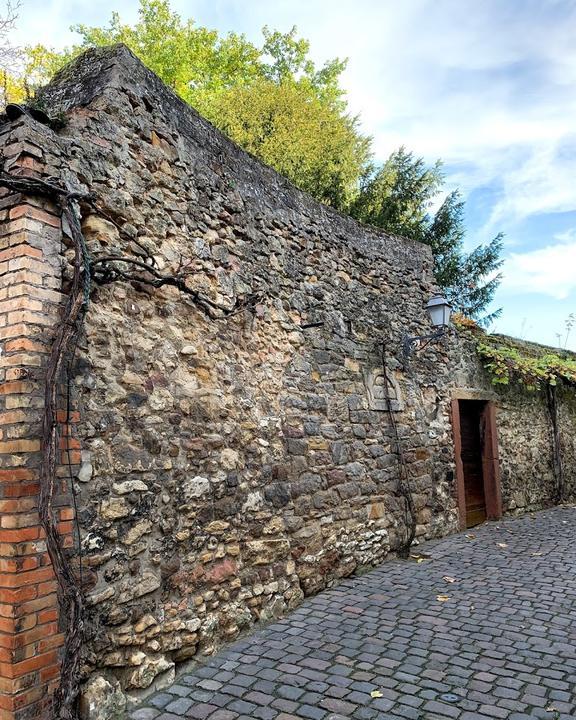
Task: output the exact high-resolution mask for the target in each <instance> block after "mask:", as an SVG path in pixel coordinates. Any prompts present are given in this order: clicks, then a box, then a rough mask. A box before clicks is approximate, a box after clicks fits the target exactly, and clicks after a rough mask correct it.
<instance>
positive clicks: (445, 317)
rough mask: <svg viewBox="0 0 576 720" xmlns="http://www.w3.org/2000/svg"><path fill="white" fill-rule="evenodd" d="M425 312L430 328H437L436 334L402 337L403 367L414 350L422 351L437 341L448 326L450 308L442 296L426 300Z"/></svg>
mask: <svg viewBox="0 0 576 720" xmlns="http://www.w3.org/2000/svg"><path fill="white" fill-rule="evenodd" d="M426 310H427V311H428V315H429V316H430V322H431V323H432V326H433V327H435V328H437V330H436V332H433V333H431V334H430V335H416V336H413V337H411V336H409V335H405V336H404V344H403V347H402V354H403V357H404V365H406V364H407V363H408V361H409V360H410V358H411V356H412V355H413V354H414V352H416V350H422V349H423V348H424V347H426V345H429V344H430V343H431V342H434V340H439V339H440V338H441V337H442V336H443V335H444V334H445V333H446V330H447V329H448V328H449V326H450V314H451V312H452V306H451V305H450V303H449V302H448V300H446V298H445V297H443V296H442V295H434V296H433V297H431V298H430V300H428V302H427V304H426ZM424 340H427V341H428V342H426V343H425V344H424V345H422V347H419V345H420V343H421V342H422V341H424Z"/></svg>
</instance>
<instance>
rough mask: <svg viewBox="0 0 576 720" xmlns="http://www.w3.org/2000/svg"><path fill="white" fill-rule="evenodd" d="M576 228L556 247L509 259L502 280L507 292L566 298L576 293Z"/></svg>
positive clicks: (515, 254)
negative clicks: (575, 269)
mask: <svg viewBox="0 0 576 720" xmlns="http://www.w3.org/2000/svg"><path fill="white" fill-rule="evenodd" d="M574 268H576V229H575V230H573V231H572V232H571V233H570V234H568V233H567V234H564V236H563V238H561V239H560V242H559V243H557V244H554V245H547V246H546V247H543V248H539V249H537V250H532V251H530V252H526V253H512V254H511V255H510V256H509V258H507V260H506V262H505V264H504V269H503V275H504V279H503V281H502V290H503V291H504V292H518V293H540V294H543V295H548V296H549V297H552V298H555V299H556V300H564V299H566V298H567V297H568V296H569V295H570V294H571V293H572V292H573V291H575V290H576V272H575V271H574Z"/></svg>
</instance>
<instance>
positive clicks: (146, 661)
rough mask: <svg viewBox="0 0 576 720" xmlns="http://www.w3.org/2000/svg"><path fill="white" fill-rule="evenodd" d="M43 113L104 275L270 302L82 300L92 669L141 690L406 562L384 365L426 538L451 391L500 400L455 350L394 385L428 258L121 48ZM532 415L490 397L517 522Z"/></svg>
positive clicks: (533, 410)
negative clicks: (309, 191)
mask: <svg viewBox="0 0 576 720" xmlns="http://www.w3.org/2000/svg"><path fill="white" fill-rule="evenodd" d="M41 101H42V103H43V105H44V107H45V108H46V110H47V111H48V112H49V114H52V115H53V114H56V113H63V114H64V115H65V117H66V125H65V127H64V128H63V129H62V130H61V131H59V133H58V134H57V135H56V134H54V138H55V139H56V140H57V143H58V153H59V159H58V160H59V173H60V175H61V177H63V178H64V179H65V180H66V181H67V182H69V183H70V184H71V185H72V186H73V187H75V188H77V189H79V190H80V189H81V190H89V191H90V192H92V193H94V196H95V197H96V198H97V205H98V206H99V208H100V209H99V210H98V211H96V210H94V209H93V208H91V207H83V208H82V215H83V229H84V233H85V237H86V239H87V242H88V245H89V250H90V252H91V253H92V255H93V256H101V255H116V254H123V255H125V254H130V255H131V256H132V257H142V252H143V251H142V248H145V249H146V251H147V252H148V253H150V254H151V255H152V256H153V257H154V258H155V261H156V263H157V266H158V267H159V268H160V269H161V270H162V271H163V272H170V271H174V269H175V268H176V267H177V266H178V265H179V263H180V262H181V259H182V261H183V262H184V263H185V264H186V265H187V266H188V267H189V268H190V270H191V271H193V272H192V274H191V276H190V278H189V281H188V283H189V286H190V287H192V288H194V289H197V290H198V291H199V292H201V293H202V294H204V295H206V296H207V297H210V298H211V299H212V300H214V301H216V302H218V303H219V304H222V305H228V306H230V307H231V306H232V305H233V304H234V302H235V301H236V300H237V299H238V298H243V297H246V296H247V295H248V294H249V293H253V292H257V293H259V295H260V299H259V301H258V302H257V303H256V304H255V306H254V307H250V308H247V309H244V310H243V311H241V312H239V313H237V314H235V315H234V316H232V317H229V318H226V319H211V318H209V317H207V316H206V314H205V313H203V312H201V311H200V310H199V308H198V307H197V305H196V304H195V303H194V302H193V301H192V300H191V299H190V298H189V297H187V296H185V295H183V294H182V293H180V292H179V291H178V290H177V289H175V288H166V287H165V288H157V289H151V288H150V287H147V286H145V285H143V284H141V283H126V282H116V283H113V284H110V285H107V286H104V287H99V288H97V289H95V290H94V292H93V293H92V298H91V305H90V309H89V312H88V316H87V320H86V332H85V336H84V337H83V338H82V340H81V342H80V346H79V348H78V352H77V354H76V362H75V366H74V369H73V373H74V379H73V383H72V384H73V403H74V405H75V407H76V408H77V409H78V410H79V411H80V418H81V422H80V423H79V426H78V428H77V430H76V433H77V440H78V442H79V446H80V448H81V460H82V463H81V466H80V469H79V471H78V474H77V483H76V485H77V489H78V505H79V523H80V526H81V535H82V555H83V559H82V565H83V571H82V576H83V582H84V584H85V587H86V590H87V604H88V610H87V621H88V638H87V643H86V652H85V664H84V670H85V673H86V675H88V674H89V673H93V672H94V671H98V672H105V673H107V674H108V675H109V677H116V678H117V679H118V680H119V681H120V682H121V684H122V687H123V688H124V689H127V690H138V689H141V688H145V687H148V686H149V685H150V684H151V683H152V682H153V681H154V679H155V678H157V677H164V678H166V676H167V675H168V676H169V674H170V672H171V671H172V670H173V668H174V664H175V663H176V662H178V661H182V660H185V659H188V658H191V657H194V656H195V655H197V654H202V653H206V654H207V653H211V652H212V651H213V650H214V648H215V647H217V646H218V645H219V644H221V643H224V642H226V641H227V640H230V639H231V638H234V637H235V636H236V635H238V633H240V632H241V631H242V630H244V629H246V628H248V627H250V626H251V625H252V624H253V623H254V622H257V621H262V620H266V619H268V618H271V617H275V616H278V615H281V614H282V613H284V612H286V610H287V609H289V608H290V607H294V606H295V605H297V604H298V602H300V600H301V598H302V597H303V595H304V594H310V593H314V592H317V591H318V590H320V589H322V588H323V587H325V586H326V585H328V584H330V583H333V582H335V581H337V580H338V578H340V577H342V576H345V575H348V574H350V573H352V572H354V571H356V570H361V569H363V568H365V567H367V566H370V565H374V564H377V563H379V562H381V561H382V560H384V558H385V557H386V556H387V555H388V554H389V553H390V552H394V551H395V549H397V548H398V547H399V545H400V544H401V543H402V542H403V540H404V539H405V537H406V512H405V501H404V498H403V497H402V496H401V495H400V494H399V492H398V475H399V472H400V467H399V462H398V453H397V447H396V443H395V435H394V432H393V423H392V422H391V417H390V416H389V414H388V413H387V412H386V410H385V407H386V403H385V401H384V396H383V387H382V382H383V365H385V366H386V370H387V374H388V376H389V377H390V378H391V384H390V387H389V390H388V391H389V393H390V394H391V396H392V397H393V402H392V405H393V408H394V410H393V413H392V418H393V421H394V424H395V425H396V426H397V429H398V433H399V436H400V438H401V441H402V447H403V450H404V456H405V460H406V465H407V469H408V473H409V477H410V484H411V486H412V489H413V493H414V501H415V506H416V512H417V537H418V538H425V537H431V536H438V535H443V534H446V533H449V532H452V531H454V530H455V529H456V528H457V526H458V517H457V505H456V498H455V483H454V457H453V453H454V451H453V440H452V431H451V424H450V423H451V418H450V400H451V392H452V390H453V389H454V388H457V387H473V388H476V389H479V390H480V392H483V393H485V394H486V396H487V397H488V396H490V394H491V393H493V389H492V388H491V387H490V384H489V382H488V380H487V378H486V377H485V375H484V373H483V371H482V370H481V368H480V365H479V363H478V362H477V360H476V359H475V357H474V353H473V351H472V350H471V348H470V347H469V346H468V345H467V344H466V342H465V341H460V340H458V339H457V338H456V337H455V336H449V337H446V338H444V339H443V340H442V341H441V342H438V343H434V344H431V345H430V346H428V347H427V348H426V349H425V350H424V351H423V352H422V354H420V355H418V354H417V355H416V356H415V357H414V358H413V360H412V361H411V363H410V365H409V367H407V368H404V367H403V365H402V353H401V348H402V340H403V336H404V334H405V333H409V334H422V333H426V332H430V327H429V325H428V323H427V320H426V316H425V312H424V306H425V304H426V301H427V300H428V298H429V297H430V295H431V294H432V293H433V292H434V289H435V288H434V284H433V280H432V273H431V267H432V259H431V255H430V252H429V249H428V248H426V247H423V246H421V245H419V244H417V243H413V242H410V241H407V240H404V239H401V238H396V237H393V236H388V235H386V234H383V233H379V232H376V231H374V230H371V229H369V228H366V227H361V226H359V225H358V224H356V223H355V222H354V221H352V220H351V219H349V218H346V217H343V216H340V215H338V214H337V213H335V212H333V211H331V210H330V209H328V208H325V207H323V206H320V205H318V204H317V203H315V202H314V201H313V200H311V199H310V198H309V197H307V196H305V195H303V194H302V193H300V192H298V191H297V190H295V189H294V188H293V187H291V186H290V185H289V184H288V183H287V182H286V181H285V180H283V179H282V178H280V177H279V176H278V175H277V174H276V173H274V172H273V171H272V170H270V169H269V168H266V167H264V166H262V165H261V164H260V163H258V162H257V161H256V160H255V159H253V158H251V157H250V156H248V155H247V154H246V153H244V152H242V151H241V150H239V149H238V148H237V147H236V146H234V145H233V144H232V143H230V142H229V141H228V140H226V139H225V138H224V137H223V136H222V135H221V134H220V133H219V132H217V131H216V130H215V129H214V128H213V127H212V126H211V125H209V124H208V123H207V122H206V121H204V120H203V119H202V118H200V117H199V116H198V115H197V114H196V113H195V112H194V111H193V110H191V109H190V108H188V107H186V106H185V105H184V104H183V103H181V102H180V101H179V100H178V99H177V98H176V97H175V96H174V95H173V94H172V93H171V92H170V91H169V90H168V89H167V88H166V87H165V86H164V85H163V84H162V83H161V82H160V81H159V80H158V79H157V78H156V77H155V76H154V75H153V74H152V73H150V72H149V71H147V70H146V69H145V68H144V67H143V66H142V65H141V64H140V63H139V62H138V61H137V60H136V59H135V58H134V57H133V56H132V55H131V54H130V53H129V52H128V51H127V50H126V49H125V48H116V49H113V50H107V51H92V52H89V53H88V54H86V55H85V56H83V57H82V58H81V59H80V60H79V61H77V62H76V64H75V65H74V67H73V68H72V69H67V70H66V71H65V72H64V73H63V74H62V75H61V76H59V77H58V78H57V79H56V80H55V81H54V82H53V83H52V84H51V85H50V86H49V87H48V88H47V89H46V90H45V91H44V93H43V96H42V97H41ZM106 217H107V218H108V219H105V218H106ZM63 239H64V246H65V240H66V238H65V237H64V238H63ZM67 272H68V270H67V268H66V267H65V268H64V278H63V283H64V289H66V282H67V280H66V278H67ZM383 346H384V352H382V347H383ZM539 402H540V400H538V398H537V397H535V396H530V397H522V398H520V397H517V396H515V395H514V392H513V391H506V392H505V393H504V394H503V395H502V396H501V402H500V409H499V415H498V417H499V426H500V428H501V458H502V467H503V482H504V483H505V486H504V488H503V490H504V497H505V503H506V509H508V510H514V509H521V508H533V507H538V506H541V505H544V504H547V503H548V502H550V495H549V488H550V482H549V478H550V472H551V471H550V467H551V465H550V466H549V465H548V464H547V462H548V461H547V459H546V458H551V455H550V440H549V435H547V432H549V426H548V425H547V423H546V417H545V414H544V412H543V408H544V407H545V406H543V405H541V404H538V403H539ZM527 413H529V414H530V423H531V424H532V425H531V426H533V427H534V428H535V430H534V436H532V435H527V434H526V432H525V430H524V428H523V427H522V425H523V423H524V424H526V423H527V422H528V421H527V419H526V414H527ZM562 413H563V414H562V422H563V428H564V431H563V434H564V436H565V437H566V436H568V434H569V432H568V430H569V428H570V427H573V423H574V417H575V416H574V408H573V404H572V405H571V406H569V404H568V403H563V404H562ZM570 438H572V435H570ZM569 442H570V443H573V440H570V441H569ZM570 452H571V453H572V455H571V456H570V457H573V452H574V448H573V445H572V446H571V450H570ZM535 463H536V464H535Z"/></svg>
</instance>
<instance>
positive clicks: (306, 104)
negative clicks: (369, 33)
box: [208, 78, 369, 208]
mask: <svg viewBox="0 0 576 720" xmlns="http://www.w3.org/2000/svg"><path fill="white" fill-rule="evenodd" d="M211 113H213V115H212V118H213V119H214V120H215V119H216V118H217V120H218V125H219V127H220V128H221V129H222V130H223V131H224V132H225V133H226V134H227V135H228V136H229V137H230V138H232V139H233V140H234V141H235V142H237V143H238V144H239V145H241V146H242V147H243V148H245V149H246V150H248V151H249V152H251V153H253V154H254V155H256V156H257V157H259V158H260V159H261V160H263V161H264V162H265V163H267V164H268V165H271V166H272V167H274V168H275V169H276V170H278V172H280V173H281V174H282V175H284V176H285V177H287V178H288V179H289V180H292V182H294V183H295V184H296V185H298V187H300V188H301V189H302V190H305V191H306V192H309V193H310V194H311V195H313V196H314V197H315V198H317V199H318V200H321V201H322V202H324V203H326V204H328V205H332V206H334V207H337V208H342V207H345V205H346V204H347V202H348V200H349V198H350V197H351V196H352V194H353V193H354V192H355V189H356V181H357V178H358V175H359V173H360V171H361V169H362V166H363V164H364V163H365V161H366V157H367V154H368V152H369V149H368V140H367V139H366V138H363V137H362V136H361V135H360V134H359V133H358V132H357V129H356V120H355V119H354V118H349V117H345V116H342V115H339V113H338V112H337V111H335V110H334V109H333V108H332V107H330V106H329V105H327V104H326V103H325V102H323V101H321V100H320V99H319V98H318V97H316V96H315V94H314V93H313V92H312V91H311V90H310V87H309V86H308V85H307V84H306V83H301V82H295V81H294V80H292V79H290V78H288V79H285V80H282V81H281V82H280V83H278V84H277V83H275V82H272V81H271V80H266V79H263V80H260V81H258V82H257V83H254V84H252V85H251V86H249V87H238V88H234V89H232V90H230V91H229V92H227V93H224V94H222V95H221V96H220V97H219V98H217V99H216V100H215V101H214V103H213V105H212V107H211ZM211 113H210V114H211ZM210 114H209V115H208V117H209V119H211V117H210Z"/></svg>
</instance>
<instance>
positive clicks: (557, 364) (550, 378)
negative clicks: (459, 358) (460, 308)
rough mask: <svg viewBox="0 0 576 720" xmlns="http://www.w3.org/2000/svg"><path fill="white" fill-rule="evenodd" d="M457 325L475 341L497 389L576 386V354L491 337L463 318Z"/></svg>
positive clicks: (460, 318) (515, 340) (501, 336)
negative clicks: (500, 387) (508, 387)
mask: <svg viewBox="0 0 576 720" xmlns="http://www.w3.org/2000/svg"><path fill="white" fill-rule="evenodd" d="M454 325H455V326H456V328H457V329H458V330H459V332H460V333H461V334H463V335H465V336H467V337H469V338H470V339H472V340H473V341H474V343H475V345H476V350H477V352H478V355H479V356H480V359H481V361H482V364H483V365H484V367H485V368H486V370H487V371H488V373H489V374H490V377H491V380H492V383H493V384H494V385H509V384H511V383H516V384H519V385H522V386H523V387H525V388H526V389H528V390H538V389H542V388H544V387H545V386H547V385H549V386H554V385H557V384H558V383H559V382H563V383H565V384H568V385H576V354H574V353H572V352H569V351H568V350H562V349H560V348H558V350H554V349H552V348H549V347H546V346H544V345H538V344H537V343H530V342H526V341H524V340H519V339H517V338H511V337H508V336H506V335H490V334H488V333H486V332H485V331H484V330H482V328H480V327H479V326H478V325H477V324H476V323H475V322H474V321H473V320H470V319H469V318H465V317H463V316H462V315H456V316H455V317H454Z"/></svg>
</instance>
